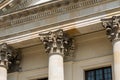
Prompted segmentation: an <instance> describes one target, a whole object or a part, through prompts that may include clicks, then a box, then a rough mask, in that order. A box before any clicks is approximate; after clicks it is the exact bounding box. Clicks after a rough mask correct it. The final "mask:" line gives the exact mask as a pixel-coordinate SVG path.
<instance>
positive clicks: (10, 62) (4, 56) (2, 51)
mask: <svg viewBox="0 0 120 80" xmlns="http://www.w3.org/2000/svg"><path fill="white" fill-rule="evenodd" d="M20 61H21V54H20V53H18V51H17V50H16V49H14V48H13V47H12V46H9V45H8V44H7V43H3V44H0V66H3V67H5V68H7V69H8V72H15V71H17V70H18V69H17V68H18V66H19V65H20Z"/></svg>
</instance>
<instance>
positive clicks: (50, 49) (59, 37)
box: [39, 29, 73, 56]
mask: <svg viewBox="0 0 120 80" xmlns="http://www.w3.org/2000/svg"><path fill="white" fill-rule="evenodd" d="M39 35H40V39H41V41H42V42H43V44H44V46H45V50H46V53H49V54H50V55H51V54H56V53H58V54H61V55H66V56H67V55H70V51H71V50H73V39H72V38H70V37H69V36H68V35H67V34H66V33H64V32H63V30H61V29H60V30H57V31H55V32H49V33H45V34H39Z"/></svg>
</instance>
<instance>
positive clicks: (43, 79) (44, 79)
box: [37, 78, 48, 80]
mask: <svg viewBox="0 0 120 80" xmlns="http://www.w3.org/2000/svg"><path fill="white" fill-rule="evenodd" d="M37 80H48V78H42V79H37Z"/></svg>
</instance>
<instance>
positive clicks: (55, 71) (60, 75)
mask: <svg viewBox="0 0 120 80" xmlns="http://www.w3.org/2000/svg"><path fill="white" fill-rule="evenodd" d="M40 39H41V41H42V42H43V44H44V46H45V50H46V53H48V54H49V77H48V78H49V80H64V65H63V61H64V60H63V57H64V55H66V54H69V51H70V50H71V48H72V39H71V38H69V37H68V36H67V35H66V34H65V33H64V32H63V30H58V31H55V32H49V33H45V34H40Z"/></svg>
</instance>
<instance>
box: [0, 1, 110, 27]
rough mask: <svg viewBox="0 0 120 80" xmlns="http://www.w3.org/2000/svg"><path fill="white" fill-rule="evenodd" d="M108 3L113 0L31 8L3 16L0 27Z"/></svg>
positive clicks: (61, 3)
mask: <svg viewBox="0 0 120 80" xmlns="http://www.w3.org/2000/svg"><path fill="white" fill-rule="evenodd" d="M108 1H111V0H85V1H77V2H75V1H74V2H71V0H70V2H69V1H68V2H64V1H63V2H59V6H58V3H56V4H55V3H54V5H56V6H54V7H53V6H52V5H53V4H49V5H46V6H40V7H38V6H37V7H35V8H30V9H27V10H25V11H22V12H18V13H17V12H16V13H15V14H11V15H8V16H4V15H3V16H4V17H3V18H2V19H3V20H2V21H0V26H2V27H5V26H11V25H13V26H15V25H20V24H25V23H29V22H30V21H36V20H40V19H44V18H47V17H49V16H52V15H57V14H64V13H67V12H70V11H72V10H75V9H78V8H80V9H83V8H86V7H89V6H93V5H96V4H101V3H103V2H108ZM65 3H66V4H65ZM48 7H49V9H48ZM50 7H51V8H50ZM21 14H22V15H21ZM15 16H17V17H15ZM20 16H21V17H20ZM7 18H8V19H7ZM4 19H5V20H6V21H5V20H4Z"/></svg>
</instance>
